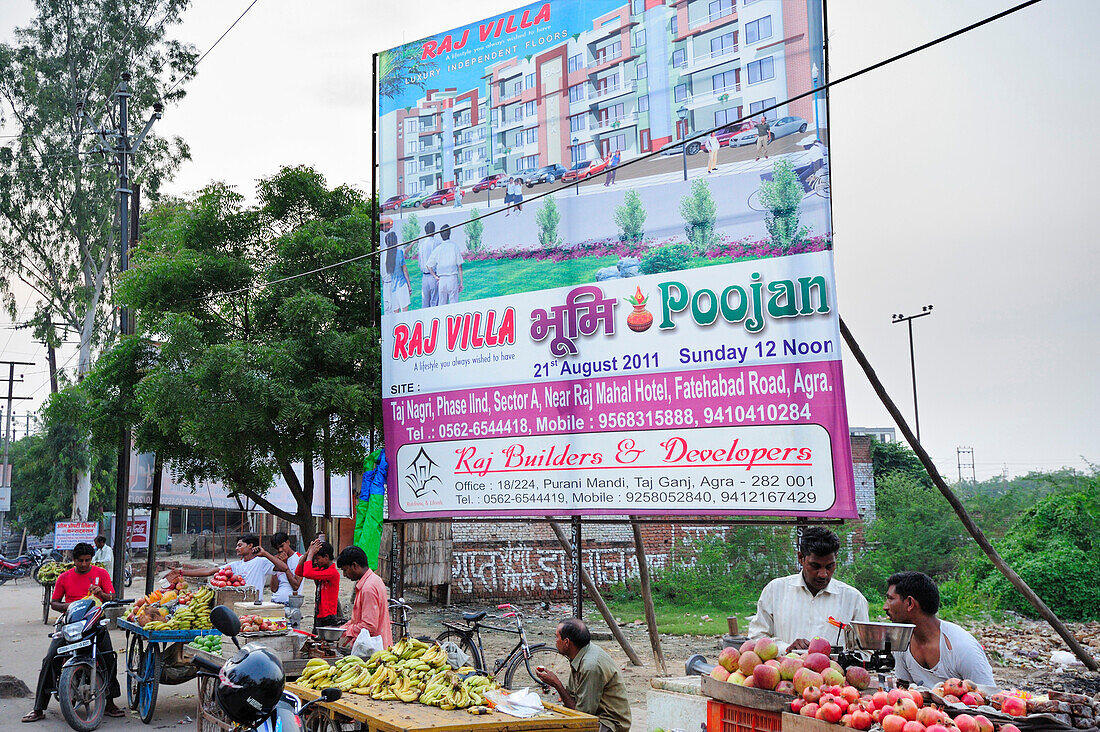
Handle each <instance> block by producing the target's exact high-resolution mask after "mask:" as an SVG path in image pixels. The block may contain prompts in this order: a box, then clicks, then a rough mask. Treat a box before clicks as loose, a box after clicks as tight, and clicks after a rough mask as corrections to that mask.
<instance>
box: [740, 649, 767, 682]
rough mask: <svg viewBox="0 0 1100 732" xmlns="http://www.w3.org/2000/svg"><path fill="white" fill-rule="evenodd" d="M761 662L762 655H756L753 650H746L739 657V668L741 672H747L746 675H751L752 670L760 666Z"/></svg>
mask: <svg viewBox="0 0 1100 732" xmlns="http://www.w3.org/2000/svg"><path fill="white" fill-rule="evenodd" d="M760 663H761V661H760V656H758V655H756V653H755V652H753V651H746V652H745V653H742V654H741V656H740V658H738V659H737V668H739V669H740V670H741V673H743V674H745V676H751V675H752V670H753V669H754V668H756V667H757V666H759V665H760Z"/></svg>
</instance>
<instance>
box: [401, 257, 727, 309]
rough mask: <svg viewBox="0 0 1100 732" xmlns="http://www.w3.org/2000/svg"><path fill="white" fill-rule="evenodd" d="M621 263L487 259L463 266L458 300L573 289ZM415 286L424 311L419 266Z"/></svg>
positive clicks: (701, 261)
mask: <svg viewBox="0 0 1100 732" xmlns="http://www.w3.org/2000/svg"><path fill="white" fill-rule="evenodd" d="M618 261H619V258H618V257H617V256H615V255H606V256H591V257H578V258H576V259H569V260H566V261H564V262H554V261H552V260H549V259H533V258H532V259H487V260H482V261H478V262H467V263H466V264H464V265H462V284H463V288H464V289H463V290H462V292H461V293H459V296H458V299H459V301H461V302H466V301H469V300H480V299H482V298H488V297H501V296H503V295H515V294H518V293H523V292H532V291H534V290H549V289H553V288H555V287H571V286H573V285H583V284H589V283H593V282H595V281H596V272H598V271H599V270H601V269H603V268H604V267H612V266H614V265H615V264H616V263H617V262H618ZM732 261H733V258H732V257H718V258H716V259H706V258H705V257H696V258H694V259H691V260H689V261H687V262H685V266H684V269H694V268H696V267H706V266H708V265H712V264H726V263H727V262H732ZM409 274H410V276H411V277H412V278H413V282H412V288H411V289H412V304H411V305H410V309H411V310H416V309H418V308H419V307H420V278H419V277H418V276H417V274H416V266H415V262H414V263H413V266H411V267H410V272H409Z"/></svg>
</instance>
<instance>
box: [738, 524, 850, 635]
mask: <svg viewBox="0 0 1100 732" xmlns="http://www.w3.org/2000/svg"><path fill="white" fill-rule="evenodd" d="M839 550H840V539H839V538H838V537H837V535H836V534H834V533H833V532H832V531H829V530H828V529H826V528H823V527H821V526H811V527H810V528H808V529H806V531H805V532H803V534H802V540H801V541H800V542H799V545H798V564H799V565H800V567H801V571H800V572H799V573H798V574H792V575H791V576H789V577H780V578H779V579H774V580H772V581H771V582H769V583H768V586H767V587H765V588H764V591H763V592H761V593H760V599H759V600H758V601H757V603H756V616H755V617H754V618H753V619H752V622H750V623H749V638H763V637H765V636H767V637H770V638H774V639H775V640H776V643H777V645H778V646H779V648H780V651H781V652H782V653H786V652H787V651H790V650H798V649H804V648H808V647H809V645H810V640H811V639H812V638H815V637H818V636H820V637H822V638H824V639H825V640H827V641H829V642H830V643H831V644H833V645H834V646H843V645H844V638H843V636H842V635H841V634H840V630H839V629H838V628H836V627H834V626H832V625H830V624H829V618H830V617H832V618H835V619H837V620H839V621H841V622H843V623H848V622H850V621H852V620H859V621H864V622H866V621H867V619H868V615H867V598H865V597H864V596H863V594H862V593H861V592H860V591H859V590H857V589H856V588H854V587H852V586H851V585H846V584H844V583H843V582H841V581H840V580H838V579H834V578H833V573H834V572H835V571H836V555H837V552H838V551H839Z"/></svg>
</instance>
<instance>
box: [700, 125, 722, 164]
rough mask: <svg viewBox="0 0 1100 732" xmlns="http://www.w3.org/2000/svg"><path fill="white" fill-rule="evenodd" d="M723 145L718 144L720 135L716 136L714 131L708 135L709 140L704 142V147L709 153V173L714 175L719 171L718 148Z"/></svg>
mask: <svg viewBox="0 0 1100 732" xmlns="http://www.w3.org/2000/svg"><path fill="white" fill-rule="evenodd" d="M721 146H722V144H721V143H720V142H718V135H716V134H714V130H711V131H710V134H709V135H707V139H705V140H703V147H704V148H706V151H707V172H708V173H712V172H714V171H715V170H718V148H719V147H721Z"/></svg>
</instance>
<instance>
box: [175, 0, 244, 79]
mask: <svg viewBox="0 0 1100 732" xmlns="http://www.w3.org/2000/svg"><path fill="white" fill-rule="evenodd" d="M259 1H260V0H252V2H251V3H249V4H248V7H247V8H245V9H244V12H243V13H241V14H240V15H238V16H237V19H236V20H234V21H233V22H232V23H230V24H229V27H228V28H226V29H225V32H224V33H222V34H221V35H220V36H218V40H216V41H214V45H212V46H210V48H208V49H206V51H204V52H203V54H202V55H201V56H199V57H198V59H197V60H196V61H195V63H193V64H191V68H190V69H188V70H187V71H186V72H184V74H183V75H182V76H180V78H178V79H176V83H175V84H173V85H172V86H170V87H168V89H167V90H166V91H165V92H164V93H163V94H162V95H161V99H163V98H164V97H166V96H168V95H169V94H171V93H172V91H173V90H174V89H175V88H176V87H177V86H179V85H180V84H182V83H183V82H184V80H185V79H187V78H188V77H189V76H190V75H191V74H192V73H193V72H194V71H195V68H196V67H198V65H199V64H200V63H202V60H203V59H204V58H206V56H207V55H208V54H209V53H210V52H211V51H213V50H214V49H215V48H217V46H218V44H219V43H221V42H222V39H223V38H225V37H226V36H227V35H229V31H231V30H233V28H234V27H235V26H236V25H237V23H240V22H241V18H243V17H244V16H246V15H248V11H249V10H251V9H252V8H253V6H254V5H256V3H258V2H259Z"/></svg>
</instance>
